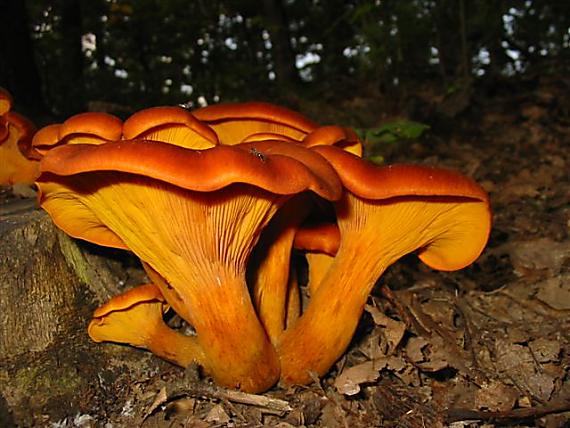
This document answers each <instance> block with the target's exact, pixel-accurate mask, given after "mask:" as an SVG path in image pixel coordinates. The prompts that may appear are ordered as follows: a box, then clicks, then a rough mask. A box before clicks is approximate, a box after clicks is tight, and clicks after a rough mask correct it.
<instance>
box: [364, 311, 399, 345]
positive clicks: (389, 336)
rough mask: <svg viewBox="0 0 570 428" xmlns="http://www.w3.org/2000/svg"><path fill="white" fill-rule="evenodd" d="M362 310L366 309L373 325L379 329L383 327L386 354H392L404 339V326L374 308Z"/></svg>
mask: <svg viewBox="0 0 570 428" xmlns="http://www.w3.org/2000/svg"><path fill="white" fill-rule="evenodd" d="M364 309H366V311H367V312H368V313H369V314H370V315H371V316H372V319H373V320H374V324H376V325H378V326H380V327H384V328H383V333H384V337H385V338H386V341H387V342H388V350H387V352H386V354H387V355H390V354H392V353H393V352H394V350H395V349H396V347H397V346H398V345H399V344H400V342H401V341H402V338H403V337H404V333H405V332H406V324H404V323H403V322H401V321H396V320H394V319H392V318H390V317H388V316H387V315H386V314H384V313H383V312H382V311H380V310H379V309H378V308H377V307H375V306H372V305H366V306H365V307H364Z"/></svg>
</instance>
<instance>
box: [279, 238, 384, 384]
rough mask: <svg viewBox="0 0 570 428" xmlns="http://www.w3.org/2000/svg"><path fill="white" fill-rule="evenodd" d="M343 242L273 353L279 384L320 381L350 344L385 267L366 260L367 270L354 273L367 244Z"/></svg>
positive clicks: (358, 241)
mask: <svg viewBox="0 0 570 428" xmlns="http://www.w3.org/2000/svg"><path fill="white" fill-rule="evenodd" d="M347 241H349V240H348V239H347ZM344 242H345V241H343V244H341V248H340V249H339V252H338V254H337V256H336V257H335V258H334V259H332V258H331V257H330V256H327V257H328V258H330V259H332V260H334V261H333V263H332V264H331V266H330V268H329V269H328V271H327V273H326V275H325V276H324V278H323V280H322V281H321V282H320V284H319V285H318V287H311V292H312V294H311V299H310V301H309V305H308V307H307V310H306V311H305V312H304V313H303V315H302V316H301V317H300V318H299V319H298V320H297V322H296V324H295V325H294V326H293V328H292V329H288V330H286V331H285V332H284V333H283V335H282V336H281V340H280V344H279V345H278V347H277V352H278V353H279V356H280V358H281V380H280V382H281V383H282V384H284V385H291V384H301V385H302V384H307V383H309V382H311V380H312V378H311V376H310V372H315V373H317V374H318V375H319V376H321V375H324V374H325V373H326V372H327V371H328V370H329V369H330V367H331V366H332V365H333V364H334V363H335V361H336V360H337V359H338V358H339V357H340V355H341V354H342V353H343V352H344V351H345V349H346V347H347V346H348V344H349V343H350V340H351V338H352V335H353V334H354V331H355V329H356V326H357V324H358V321H359V319H360V316H361V315H362V311H363V310H364V305H365V303H366V299H367V296H368V294H369V292H370V290H371V289H372V287H373V286H374V284H375V282H376V279H377V278H378V277H379V276H380V275H381V274H382V272H383V271H384V269H385V266H387V265H384V264H382V262H378V261H375V260H369V262H370V264H369V265H368V266H369V267H368V268H366V269H362V268H355V266H358V265H359V264H360V263H362V252H361V251H362V248H363V245H365V244H366V240H365V239H355V240H353V242H352V243H351V244H349V242H347V244H345V243H344ZM364 251H366V250H364ZM372 266H374V267H372ZM309 269H310V266H309ZM356 284H358V289H355V285H356ZM333 296H334V297H333Z"/></svg>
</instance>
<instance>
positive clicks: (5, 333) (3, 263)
mask: <svg viewBox="0 0 570 428" xmlns="http://www.w3.org/2000/svg"><path fill="white" fill-rule="evenodd" d="M32 204H33V202H30V201H29V200H28V202H17V203H11V204H3V205H0V242H1V245H0V295H1V296H2V298H1V299H0V426H14V425H16V426H31V425H42V426H44V424H45V423H46V420H45V418H46V417H47V418H49V419H50V420H51V421H57V420H60V419H63V418H65V417H67V416H70V415H75V414H77V413H82V412H83V413H88V412H89V411H90V410H92V409H93V407H94V405H96V400H94V397H104V396H106V395H109V393H110V392H111V391H112V388H110V387H109V385H108V384H105V382H103V380H102V379H101V378H100V376H101V374H102V373H107V374H108V375H109V376H111V378H113V377H120V376H125V375H127V373H128V372H129V371H131V370H125V368H124V367H123V366H124V364H127V363H128V362H129V361H131V362H137V365H136V367H137V370H144V369H145V368H146V369H148V368H149V367H151V366H152V365H154V364H157V363H158V359H157V358H153V357H150V354H148V353H145V352H143V351H139V350H134V349H133V348H126V347H122V348H121V347H118V346H116V345H104V344H95V343H93V342H92V341H90V339H89V337H88V335H87V332H86V326H87V323H88V321H89V319H90V316H91V313H92V310H93V309H94V308H95V307H96V306H98V305H99V304H100V303H102V302H103V301H105V300H107V299H108V298H109V297H110V296H111V295H113V294H116V293H117V292H118V291H119V287H118V284H119V283H120V281H124V280H125V273H124V271H123V272H122V273H121V272H120V271H119V273H118V274H117V273H114V272H112V270H110V269H109V267H108V266H109V261H110V260H112V259H110V258H109V257H108V256H105V257H103V256H101V255H96V254H92V253H90V252H89V251H88V250H89V247H86V246H81V245H78V244H77V243H76V242H75V241H74V240H72V239H70V238H69V237H67V236H66V235H64V234H63V233H62V232H60V231H59V230H57V229H56V228H55V227H54V226H53V224H52V222H51V220H50V219H49V217H48V216H47V215H46V214H45V213H44V212H42V211H39V210H34V209H33V208H30V206H31V205H32ZM111 264H113V263H111ZM130 375H133V374H132V373H131V374H130ZM139 375H140V374H139ZM127 376H128V375H127ZM135 376H136V375H135ZM115 393H117V391H113V394H115ZM63 403H64V404H63Z"/></svg>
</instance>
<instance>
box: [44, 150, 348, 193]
mask: <svg viewBox="0 0 570 428" xmlns="http://www.w3.org/2000/svg"><path fill="white" fill-rule="evenodd" d="M299 159H302V161H300V160H299ZM40 168H41V171H42V172H49V173H52V174H56V175H62V176H68V175H74V174H79V173H84V172H93V171H119V172H126V173H131V174H138V175H142V176H146V177H150V178H155V179H157V180H161V181H165V182H168V183H171V184H174V185H175V186H178V187H181V188H184V189H188V190H195V191H199V192H209V191H213V190H218V189H221V188H223V187H226V186H229V185H230V184H233V183H245V184H250V185H252V186H255V187H259V188H262V189H265V190H267V191H269V192H271V193H274V194H278V195H290V194H295V193H299V192H302V191H305V190H311V191H313V192H315V193H316V194H318V195H319V196H321V197H323V198H325V199H328V200H336V199H338V198H339V197H340V194H341V187H340V182H339V181H338V178H337V175H336V173H335V172H334V170H333V169H332V167H331V166H330V165H329V164H328V163H327V162H326V160H325V159H323V158H322V157H321V156H319V155H317V154H316V153H312V152H311V151H310V150H308V149H305V148H304V147H302V146H297V145H291V144H287V143H284V142H280V141H271V142H263V143H262V142H259V143H249V144H243V145H239V146H221V145H220V146H215V147H213V148H211V149H206V150H191V149H185V148H182V147H177V146H174V145H171V144H166V143H161V142H156V141H152V142H150V141H145V140H142V141H136V140H130V141H127V140H124V141H117V142H111V143H107V144H104V145H100V146H93V145H86V144H74V145H65V146H60V147H56V148H54V149H52V150H50V151H49V153H48V154H46V156H45V157H44V158H43V159H42V162H41V166H40ZM314 171H317V173H316V172H314Z"/></svg>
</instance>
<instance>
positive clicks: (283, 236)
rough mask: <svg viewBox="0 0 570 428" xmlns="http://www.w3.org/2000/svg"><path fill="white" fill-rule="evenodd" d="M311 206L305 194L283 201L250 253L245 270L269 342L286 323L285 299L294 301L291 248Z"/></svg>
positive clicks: (280, 332) (287, 302) (273, 339)
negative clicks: (248, 263) (247, 272)
mask: <svg viewBox="0 0 570 428" xmlns="http://www.w3.org/2000/svg"><path fill="white" fill-rule="evenodd" d="M311 206H312V202H311V200H310V198H309V195H308V194H301V195H297V196H295V197H293V198H292V199H290V200H289V201H287V202H286V203H285V204H284V205H283V206H282V207H281V208H280V209H279V211H278V212H277V214H275V216H274V217H273V219H272V220H271V222H270V223H269V225H268V226H267V227H266V228H265V231H264V232H263V234H262V237H261V239H260V242H259V244H258V246H257V247H256V248H255V250H254V253H253V255H252V263H251V266H250V269H249V273H250V275H251V276H252V277H251V278H250V281H251V282H252V283H253V285H254V287H253V299H254V302H255V306H256V308H257V312H258V314H259V318H260V320H261V322H262V324H263V326H264V328H265V331H267V334H268V336H269V338H270V339H271V342H272V343H273V344H276V343H277V341H278V339H279V337H280V336H281V334H282V333H283V330H284V329H285V327H286V324H287V317H288V315H287V314H288V312H289V308H288V305H289V303H291V304H292V305H293V306H292V307H291V309H293V307H294V305H295V302H294V300H293V301H291V300H290V298H291V297H293V299H295V297H294V293H295V290H294V288H295V287H298V286H297V284H296V282H294V281H293V282H292V281H291V275H292V274H293V272H291V251H292V249H293V241H294V239H295V233H296V231H297V228H298V226H299V224H300V223H301V221H302V220H303V219H304V218H305V217H306V216H307V215H308V213H309V211H310V207H311ZM291 288H293V289H291ZM297 291H298V290H297ZM292 294H293V295H292ZM297 301H298V299H297ZM298 304H299V303H297V305H298Z"/></svg>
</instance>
